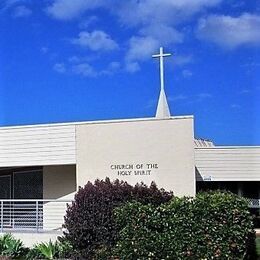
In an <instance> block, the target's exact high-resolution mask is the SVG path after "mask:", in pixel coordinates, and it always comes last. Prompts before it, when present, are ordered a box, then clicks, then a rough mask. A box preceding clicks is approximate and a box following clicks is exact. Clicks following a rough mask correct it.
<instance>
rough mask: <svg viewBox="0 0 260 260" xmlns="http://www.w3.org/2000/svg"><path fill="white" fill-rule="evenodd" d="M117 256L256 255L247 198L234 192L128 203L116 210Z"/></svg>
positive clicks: (206, 256)
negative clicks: (154, 203) (166, 200)
mask: <svg viewBox="0 0 260 260" xmlns="http://www.w3.org/2000/svg"><path fill="white" fill-rule="evenodd" d="M115 216H116V221H117V224H118V227H119V237H118V242H117V244H116V246H115V247H114V255H115V256H116V257H118V258H119V259H125V260H127V259H254V257H255V251H254V250H255V247H254V243H253V241H254V239H255V233H254V229H253V223H252V218H251V216H250V214H249V212H248V205H247V202H246V201H245V200H244V199H242V198H240V197H238V196H236V195H233V194H231V193H221V192H210V193H201V194H198V195H197V197H196V198H194V199H191V198H173V199H172V200H171V201H170V202H169V203H166V204H164V205H161V206H159V207H157V206H154V205H143V204H142V203H140V202H130V203H127V204H126V205H124V206H122V207H120V208H117V209H116V210H115Z"/></svg>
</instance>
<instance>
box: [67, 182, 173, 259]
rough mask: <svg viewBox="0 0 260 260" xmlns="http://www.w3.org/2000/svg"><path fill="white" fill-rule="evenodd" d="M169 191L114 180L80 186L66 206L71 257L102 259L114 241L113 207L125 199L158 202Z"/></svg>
mask: <svg viewBox="0 0 260 260" xmlns="http://www.w3.org/2000/svg"><path fill="white" fill-rule="evenodd" d="M172 196H173V195H172V193H171V192H166V191H164V190H163V189H158V188H157V186H156V185H155V183H152V184H151V186H150V187H148V186H146V185H144V184H142V183H141V184H137V185H135V186H131V185H129V184H127V183H126V182H123V181H119V180H116V181H114V182H111V181H110V180H109V179H108V178H107V179H106V180H104V181H103V180H96V181H95V183H94V184H92V183H91V182H88V183H87V184H86V185H85V187H84V188H80V189H79V191H78V192H77V194H76V195H75V200H74V201H73V203H72V205H71V206H68V209H67V212H66V216H65V225H64V227H65V228H66V229H67V231H66V232H65V234H64V235H65V237H66V239H67V240H69V242H70V243H71V244H72V247H73V249H74V252H75V253H74V256H75V257H80V258H83V259H93V258H94V259H102V258H105V259H106V258H107V255H110V254H111V248H112V247H113V246H114V245H115V243H116V241H117V236H118V233H117V229H116V224H115V221H114V218H113V210H114V209H115V208H116V207H118V206H120V205H122V204H123V203H124V202H127V201H131V200H136V201H139V202H142V203H143V204H147V203H152V204H154V205H160V204H161V203H165V202H168V201H169V200H170V199H171V198H172Z"/></svg>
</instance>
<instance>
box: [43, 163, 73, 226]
mask: <svg viewBox="0 0 260 260" xmlns="http://www.w3.org/2000/svg"><path fill="white" fill-rule="evenodd" d="M75 191H76V166H75V165H59V166H44V167H43V198H44V199H57V201H50V202H45V203H44V205H43V228H44V229H45V230H56V231H57V230H61V227H62V224H63V222H64V216H65V213H66V209H67V203H66V202H64V200H72V199H73V198H74V194H75ZM59 200H60V201H59Z"/></svg>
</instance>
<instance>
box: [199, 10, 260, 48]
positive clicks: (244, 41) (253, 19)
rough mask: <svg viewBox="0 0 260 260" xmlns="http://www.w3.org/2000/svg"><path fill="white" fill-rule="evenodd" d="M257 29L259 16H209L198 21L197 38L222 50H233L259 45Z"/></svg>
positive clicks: (259, 37) (259, 35)
mask: <svg viewBox="0 0 260 260" xmlns="http://www.w3.org/2000/svg"><path fill="white" fill-rule="evenodd" d="M259 28H260V16H259V15H253V14H249V13H244V14H242V15H241V16H238V17H231V16H225V15H210V16H208V17H207V18H204V19H200V21H199V24H198V29H197V36H198V38H199V39H202V40H207V41H210V42H213V43H215V44H218V45H220V46H221V47H223V48H227V49H234V48H236V47H239V46H241V45H248V44H252V45H260V29H259Z"/></svg>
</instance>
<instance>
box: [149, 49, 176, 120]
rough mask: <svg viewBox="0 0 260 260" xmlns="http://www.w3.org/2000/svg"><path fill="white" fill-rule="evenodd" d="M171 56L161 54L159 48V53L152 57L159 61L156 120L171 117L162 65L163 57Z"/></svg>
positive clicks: (161, 51) (161, 50)
mask: <svg viewBox="0 0 260 260" xmlns="http://www.w3.org/2000/svg"><path fill="white" fill-rule="evenodd" d="M168 56H171V54H170V53H163V47H160V53H159V54H155V55H153V56H152V57H153V58H159V59H160V82H161V90H160V96H159V100H158V105H157V110H156V116H155V117H156V118H168V117H170V116H171V113H170V109H169V105H168V102H167V97H166V94H165V91H164V66H163V65H164V64H163V61H164V60H163V59H164V57H168Z"/></svg>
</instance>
